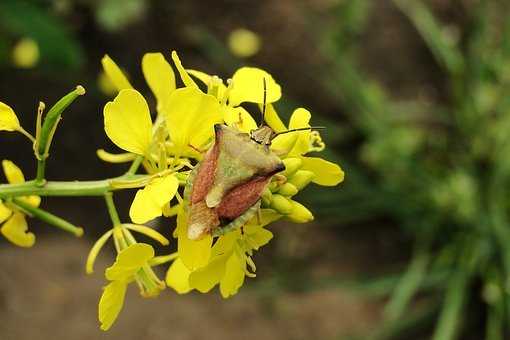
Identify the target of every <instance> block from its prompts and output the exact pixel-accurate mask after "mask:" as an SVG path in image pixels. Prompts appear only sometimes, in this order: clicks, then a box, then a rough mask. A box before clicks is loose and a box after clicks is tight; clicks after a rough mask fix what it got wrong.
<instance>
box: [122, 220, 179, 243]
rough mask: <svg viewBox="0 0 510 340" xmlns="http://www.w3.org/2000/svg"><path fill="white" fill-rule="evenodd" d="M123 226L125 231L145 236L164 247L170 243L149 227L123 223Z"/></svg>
mask: <svg viewBox="0 0 510 340" xmlns="http://www.w3.org/2000/svg"><path fill="white" fill-rule="evenodd" d="M123 226H124V227H126V228H127V229H130V230H133V231H136V232H138V233H140V234H144V235H145V236H147V237H150V238H152V239H153V240H155V241H158V242H159V243H161V244H162V245H164V246H167V245H168V244H170V241H169V240H168V239H167V238H166V237H165V236H163V235H161V234H160V233H159V232H158V231H157V230H154V229H153V228H151V227H147V226H144V225H138V224H131V223H125V224H123Z"/></svg>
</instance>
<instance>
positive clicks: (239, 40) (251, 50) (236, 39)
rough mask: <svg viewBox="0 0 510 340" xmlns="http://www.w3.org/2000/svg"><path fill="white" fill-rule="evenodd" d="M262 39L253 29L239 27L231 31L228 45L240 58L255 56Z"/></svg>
mask: <svg viewBox="0 0 510 340" xmlns="http://www.w3.org/2000/svg"><path fill="white" fill-rule="evenodd" d="M260 45H261V39H260V37H259V36H258V35H257V34H256V33H255V32H253V31H250V30H247V29H245V28H238V29H235V30H233V31H232V32H230V34H229V36H228V47H229V49H230V51H231V52H232V54H233V55H235V56H237V57H240V58H247V57H251V56H254V55H255V54H257V53H258V52H259V50H260Z"/></svg>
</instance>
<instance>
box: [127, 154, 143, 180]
mask: <svg viewBox="0 0 510 340" xmlns="http://www.w3.org/2000/svg"><path fill="white" fill-rule="evenodd" d="M143 159H144V157H143V156H137V157H136V158H135V160H134V161H133V163H131V166H130V167H129V169H128V171H127V172H126V175H134V174H135V173H136V171H137V170H138V168H139V167H140V164H142V161H143Z"/></svg>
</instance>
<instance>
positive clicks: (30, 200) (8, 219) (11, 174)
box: [0, 160, 41, 247]
mask: <svg viewBox="0 0 510 340" xmlns="http://www.w3.org/2000/svg"><path fill="white" fill-rule="evenodd" d="M2 167H3V170H4V174H5V177H7V181H8V182H9V183H10V184H20V183H24V182H25V177H24V176H23V173H22V172H21V170H20V168H18V167H17V166H16V165H15V164H14V163H13V162H11V161H9V160H3V161H2ZM19 199H20V200H23V201H25V202H26V203H27V204H30V205H32V206H34V207H38V206H39V204H40V203H41V198H40V197H39V196H26V197H20V198H19ZM4 222H5V223H4ZM0 223H3V225H2V227H1V228H0V232H1V233H2V235H4V237H5V238H6V239H8V240H9V241H11V242H12V243H14V244H15V245H17V246H20V247H32V246H33V245H34V243H35V235H34V234H33V233H31V232H28V231H27V230H28V226H27V221H26V218H25V215H24V213H23V212H22V211H21V210H20V209H18V208H17V207H16V205H15V204H10V203H9V202H2V201H0Z"/></svg>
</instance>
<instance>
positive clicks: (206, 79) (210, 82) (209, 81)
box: [186, 69, 227, 99]
mask: <svg viewBox="0 0 510 340" xmlns="http://www.w3.org/2000/svg"><path fill="white" fill-rule="evenodd" d="M186 72H188V73H189V74H191V75H192V76H193V77H195V78H197V79H198V80H200V81H201V82H202V83H204V85H205V86H207V89H208V93H209V89H210V88H211V87H213V86H217V90H216V91H217V92H216V93H209V94H212V95H214V96H215V97H216V98H219V99H221V98H223V95H224V94H225V91H226V90H227V87H226V86H225V84H223V82H222V81H221V79H220V78H217V77H213V76H210V75H208V74H207V73H204V72H201V71H197V70H190V69H187V70H186ZM214 78H216V80H214Z"/></svg>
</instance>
